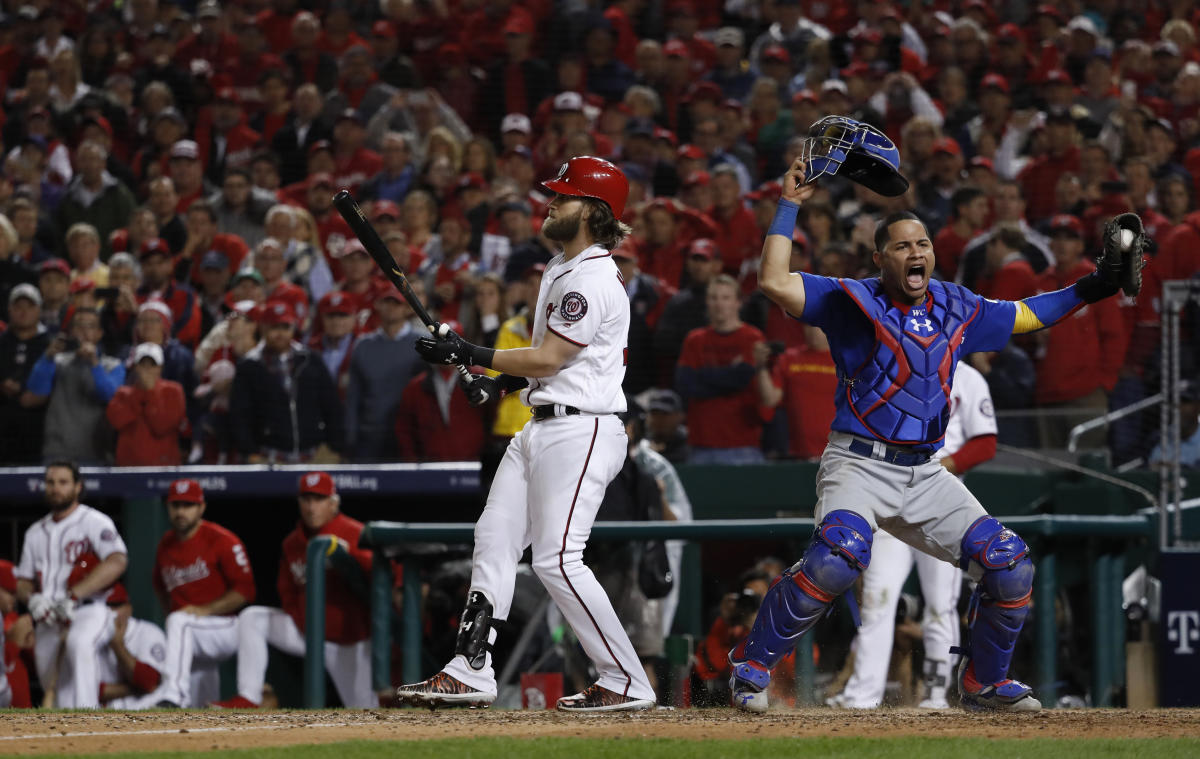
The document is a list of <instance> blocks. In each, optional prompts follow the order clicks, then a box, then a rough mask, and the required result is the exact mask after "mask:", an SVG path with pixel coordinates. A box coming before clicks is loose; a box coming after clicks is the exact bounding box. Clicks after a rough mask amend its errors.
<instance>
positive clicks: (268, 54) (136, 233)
mask: <svg viewBox="0 0 1200 759" xmlns="http://www.w3.org/2000/svg"><path fill="white" fill-rule="evenodd" d="M1198 15H1200V13H1198V12H1197V11H1196V9H1195V8H1194V5H1193V3H1191V2H1187V1H1186V0H1149V1H1139V2H1132V0H1107V1H1106V2H1082V1H1081V0H1068V1H1066V2H1060V3H1057V4H1051V5H1036V6H1035V5H1033V4H1030V3H1016V4H993V3H987V2H983V1H982V0H965V1H963V2H957V1H952V0H924V1H914V2H910V3H895V4H893V3H888V2H876V1H875V0H855V1H851V2H844V3H832V2H818V1H817V0H763V1H762V2H751V1H748V0H726V2H724V3H720V2H714V1H712V0H651V1H647V0H616V2H611V3H598V2H589V1H588V0H574V1H573V2H563V3H550V2H547V0H523V1H519V2H518V1H514V0H450V1H448V0H429V1H428V2H419V1H416V0H382V1H381V2H368V1H367V0H332V1H331V2H326V0H314V1H313V2H298V0H236V1H235V0H226V2H224V3H223V4H222V3H219V2H217V0H202V1H201V2H199V3H196V2H193V1H192V0H182V1H181V2H178V3H176V2H167V0H130V2H127V3H118V4H111V3H106V2H100V3H82V2H48V1H47V0H40V1H39V2H32V3H24V2H22V0H3V2H0V72H3V75H2V76H0V102H2V104H3V106H2V107H0V141H2V145H0V156H2V161H3V162H2V165H0V318H2V319H3V320H4V321H5V323H6V331H4V333H3V334H2V335H0V374H2V375H3V376H2V377H0V383H2V384H0V425H2V426H3V428H4V429H5V430H13V429H20V430H21V431H22V433H23V434H21V435H19V436H14V435H7V434H6V435H4V436H0V463H5V464H16V463H32V462H37V461H43V460H46V459H48V458H71V459H75V460H78V461H80V462H83V463H92V464H96V463H115V464H119V465H154V464H177V463H182V462H192V463H200V462H203V463H239V462H262V461H314V462H317V463H331V462H336V461H360V462H368V461H388V460H438V459H468V460H469V459H478V458H486V457H487V456H489V455H494V453H495V450H496V449H497V446H500V447H502V445H503V442H504V441H505V440H506V438H507V437H508V436H511V435H512V434H513V433H514V432H515V431H516V430H517V429H519V428H520V426H521V424H523V423H524V421H525V419H527V414H528V412H527V411H525V410H524V409H522V408H521V407H520V404H519V401H517V399H515V398H512V399H505V400H504V401H503V402H501V404H499V405H498V406H495V407H492V408H490V409H487V410H486V411H484V412H479V411H478V410H475V409H471V408H470V407H468V406H466V405H465V404H463V403H461V400H462V399H461V398H460V394H459V393H456V392H455V391H454V382H453V376H452V375H451V374H450V373H449V372H443V371H440V370H437V369H431V368H430V367H427V366H425V365H424V364H422V363H420V362H419V361H418V359H417V356H416V354H415V352H413V351H412V350H410V347H411V344H412V343H413V341H415V339H416V338H417V336H418V332H419V324H418V325H417V326H414V324H413V319H412V312H411V309H410V308H409V306H408V305H407V304H406V303H405V301H404V299H403V298H402V297H400V295H399V293H398V292H397V291H395V290H394V289H393V288H392V287H391V286H390V285H389V284H388V283H387V282H386V281H385V280H383V279H382V278H381V277H380V276H379V275H378V273H377V272H376V270H375V266H374V264H373V262H372V260H371V259H370V257H369V256H368V255H367V254H366V252H365V251H364V250H363V248H362V246H361V245H360V244H359V243H358V242H357V241H356V240H355V239H354V238H353V235H352V234H351V232H350V230H349V228H348V227H347V226H346V225H345V223H344V222H343V221H342V220H341V218H340V217H339V216H338V214H337V213H336V211H334V210H333V209H332V206H331V198H332V196H333V194H334V193H335V192H336V191H337V190H338V189H341V188H348V189H350V190H351V191H353V192H354V193H355V194H356V196H357V197H358V198H359V200H360V201H361V202H362V204H363V205H364V207H365V208H366V209H367V213H368V214H369V216H370V218H371V220H372V221H373V223H374V224H375V226H376V228H377V229H378V230H379V232H380V235H381V236H382V238H383V240H384V241H385V243H386V244H387V245H388V247H389V249H390V250H391V251H392V253H393V255H394V256H395V258H396V260H397V261H398V262H399V264H400V266H402V267H403V268H404V269H405V271H406V272H408V273H409V275H410V277H411V278H412V279H413V281H414V283H415V285H416V287H417V288H418V290H419V291H420V292H421V293H422V295H423V297H424V298H425V299H426V301H427V302H428V304H429V305H430V309H431V311H433V312H434V313H435V314H436V315H437V316H438V318H440V319H442V320H447V321H450V320H453V321H455V322H456V323H457V325H458V326H459V328H460V329H461V330H462V331H463V332H464V334H465V335H466V336H467V337H468V338H469V339H471V340H473V341H475V342H477V343H483V344H486V345H494V346H495V347H502V348H504V347H514V346H520V345H527V344H528V343H529V339H530V337H529V329H530V321H529V315H528V311H527V309H528V306H529V305H530V304H531V303H532V302H533V301H534V300H535V299H536V294H537V286H538V282H539V279H540V276H541V271H542V268H543V266H544V264H545V262H547V261H548V260H549V259H550V257H551V255H552V253H553V250H552V247H551V245H550V244H549V242H548V241H547V240H546V239H544V238H543V237H541V236H540V234H539V228H540V223H541V219H542V217H543V209H544V207H545V204H546V202H547V200H548V198H547V196H546V195H545V194H544V191H543V190H542V189H540V185H539V180H541V179H545V178H547V177H550V176H553V175H554V173H555V172H556V171H557V170H558V167H559V166H560V165H561V164H562V163H563V162H564V161H565V160H566V159H568V158H570V157H573V156H576V155H583V154H592V155H599V156H603V157H608V158H611V159H612V160H614V161H615V162H617V163H618V164H619V165H620V166H621V167H622V169H623V170H624V171H625V173H626V175H627V176H628V178H629V180H630V186H631V192H630V202H629V204H628V206H627V218H626V219H625V221H627V222H628V223H630V224H631V225H632V226H633V229H634V234H633V235H632V236H631V237H630V238H628V239H627V240H626V242H625V243H624V244H623V245H622V246H621V247H620V248H618V249H617V250H616V251H614V257H615V258H616V259H617V261H618V263H619V265H620V267H621V271H622V275H623V277H624V280H625V283H626V287H627V289H628V291H629V296H630V300H631V306H632V317H633V318H632V323H631V327H630V335H629V365H628V371H627V376H626V383H625V384H626V389H627V391H628V392H630V393H632V394H638V395H640V397H642V398H643V399H644V400H645V402H646V407H647V409H648V420H647V434H648V437H649V438H650V439H651V441H652V442H653V444H654V445H655V447H656V448H657V449H659V450H661V451H663V452H665V453H667V455H668V457H669V458H671V459H672V460H673V461H675V462H679V461H684V460H688V459H689V458H690V459H691V460H696V461H737V462H753V461H758V460H761V459H763V458H764V457H780V458H782V457H812V456H815V455H817V454H818V453H819V451H820V448H821V446H822V443H823V439H824V431H825V430H827V429H828V424H829V421H830V419H831V418H832V405H831V401H830V400H829V399H830V398H832V393H831V390H832V389H833V388H834V386H835V385H836V382H837V377H836V374H835V371H834V368H833V365H832V362H831V360H830V358H829V352H828V346H827V345H826V344H825V343H824V340H823V337H822V336H821V335H820V333H818V332H815V331H812V330H805V328H804V327H803V325H801V324H800V323H799V322H797V321H795V320H794V319H791V318H789V317H788V316H787V315H786V314H784V313H782V312H781V311H780V310H779V309H778V308H776V307H773V306H771V304H770V303H769V302H768V301H767V300H766V299H765V298H764V297H763V296H762V295H761V293H758V292H757V287H756V265H757V256H758V251H759V249H760V247H761V243H762V238H763V235H764V232H765V229H766V227H767V226H768V224H769V223H770V219H771V217H772V214H773V208H774V204H775V201H776V199H777V197H778V185H777V178H778V177H779V175H780V174H781V172H782V171H783V168H784V167H785V166H787V165H789V163H790V162H791V161H792V159H793V158H794V157H795V156H796V155H798V153H799V150H800V146H801V141H802V137H803V134H804V132H805V130H806V128H807V126H808V125H809V124H811V123H812V122H814V121H816V120H817V119H818V118H820V117H821V116H824V115H827V114H844V115H850V116H852V117H854V118H858V119H860V120H864V121H867V122H869V123H872V124H874V125H876V126H878V127H879V128H881V129H882V130H884V131H885V132H886V133H887V134H888V135H889V136H891V137H892V138H893V139H894V140H895V142H896V143H897V145H898V146H899V148H900V152H901V160H902V167H901V169H902V171H903V173H904V174H905V175H906V176H907V177H908V178H909V179H910V180H911V187H910V189H909V191H908V192H907V193H905V194H904V195H902V196H900V197H897V198H884V197H881V196H878V195H875V194H873V193H871V192H870V191H868V190H866V189H865V188H863V187H862V186H859V185H856V184H852V183H850V182H848V181H845V180H843V179H840V178H836V177H835V178H833V179H831V180H828V181H826V180H822V182H821V184H820V187H819V190H818V194H817V196H816V197H815V198H814V200H813V202H811V203H809V204H807V205H806V206H805V207H804V208H803V209H802V212H801V218H800V223H799V225H798V226H797V228H796V231H795V235H794V244H793V268H794V269H796V270H805V271H811V272H815V273H820V274H828V275H834V276H854V277H857V276H868V275H870V274H871V273H872V267H871V258H870V254H871V252H872V249H873V241H872V232H873V230H874V226H875V222H876V220H877V219H878V218H880V217H881V216H882V215H883V214H886V213H888V212H892V211H896V210H901V209H907V210H914V211H916V212H917V213H918V214H920V216H921V218H922V219H924V220H925V222H926V224H927V226H928V228H929V232H930V234H931V236H933V237H934V239H935V248H936V254H937V269H938V271H937V274H938V275H939V276H941V277H943V278H946V279H953V280H955V281H958V282H961V283H963V284H965V285H967V286H968V287H971V288H972V289H975V290H977V291H979V292H981V293H983V294H984V295H987V296H988V297H993V298H1008V299H1016V298H1022V297H1026V296H1028V295H1032V294H1034V293H1035V292H1037V291H1039V290H1042V289H1052V288H1057V287H1060V286H1063V285H1065V284H1068V283H1070V282H1071V281H1073V280H1074V279H1076V278H1077V277H1079V276H1080V275H1082V274H1084V273H1086V272H1087V271H1088V270H1089V269H1090V268H1091V266H1092V264H1091V262H1090V260H1089V258H1090V257H1092V256H1094V254H1095V252H1096V251H1097V249H1098V246H1099V229H1100V227H1101V226H1102V225H1103V222H1104V221H1105V220H1106V219H1108V218H1109V217H1111V216H1112V215H1114V214H1116V213H1119V212H1122V211H1125V210H1134V211H1136V212H1137V213H1139V214H1141V216H1142V218H1143V219H1144V221H1145V222H1146V225H1147V228H1148V229H1149V232H1150V234H1151V235H1152V237H1153V239H1154V240H1155V243H1156V244H1155V247H1154V250H1153V251H1152V258H1151V260H1150V263H1149V266H1148V268H1147V272H1146V286H1145V289H1144V290H1143V294H1142V296H1141V297H1140V298H1138V299H1137V300H1136V301H1134V300H1132V299H1125V300H1116V299H1111V300H1109V301H1104V302H1102V303H1097V304H1094V305H1092V306H1090V307H1088V308H1086V309H1081V310H1080V311H1079V312H1077V313H1076V314H1074V315H1073V317H1072V318H1071V323H1070V325H1069V326H1063V327H1059V328H1057V329H1056V330H1053V331H1051V332H1049V333H1046V334H1039V335H1035V336H1033V337H1030V338H1028V339H1026V340H1023V341H1015V342H1014V343H1013V344H1012V345H1011V346H1009V348H1007V349H1006V350H1005V351H1002V352H999V353H996V354H990V355H978V356H975V357H973V358H972V362H973V363H974V364H975V365H976V366H977V367H978V368H979V369H980V370H981V371H982V372H983V373H984V374H985V376H987V377H988V379H989V384H990V385H991V386H992V396H993V398H994V399H995V401H996V404H997V406H998V407H999V408H1000V409H1021V408H1047V409H1059V410H1062V409H1067V410H1078V411H1079V412H1080V413H1082V414H1083V415H1084V418H1086V417H1087V416H1094V415H1096V414H1097V413H1101V412H1102V411H1103V410H1104V409H1107V408H1109V407H1114V406H1123V405H1126V404H1127V403H1129V402H1132V401H1134V400H1137V399H1138V398H1140V397H1143V396H1144V395H1145V394H1146V388H1147V386H1148V385H1152V384H1154V383H1156V382H1157V378H1156V377H1155V376H1154V371H1155V367H1156V366H1157V362H1158V360H1157V357H1156V356H1155V355H1154V352H1155V350H1156V346H1157V344H1158V342H1157V337H1156V335H1157V332H1158V328H1159V322H1160V314H1159V306H1160V298H1159V295H1160V293H1161V287H1162V283H1163V282H1164V281H1167V280H1171V279H1182V278H1189V277H1192V276H1193V275H1195V274H1196V272H1197V271H1200V213H1197V212H1196V211H1195V210H1194V209H1195V202H1194V198H1195V197H1196V194H1197V192H1198V191H1200V46H1198V45H1197V25H1196V24H1197V20H1198V18H1197V16H1198ZM1189 334H1190V333H1189ZM1185 342H1186V343H1187V344H1188V345H1190V340H1187V341H1185ZM1185 360H1186V361H1187V362H1188V363H1187V364H1186V365H1185V371H1186V372H1188V373H1189V374H1195V373H1196V364H1195V361H1194V356H1193V355H1192V353H1191V351H1190V350H1185ZM1151 392H1153V391H1151ZM1046 419H1047V421H1046V422H1045V423H1043V424H1041V425H1032V424H1031V425H1029V426H1028V427H1023V426H1015V425H1014V426H1012V427H1009V428H1007V429H1006V425H1003V424H1002V425H1001V436H1002V440H1004V439H1007V441H1010V442H1018V443H1022V444H1026V445H1056V444H1061V442H1062V441H1063V439H1064V437H1065V429H1066V427H1064V426H1063V425H1064V423H1060V422H1058V421H1057V420H1064V419H1065V420H1070V419H1071V417H1070V416H1067V415H1064V414H1051V415H1047V417H1046ZM1071 423H1073V422H1071ZM1068 426H1069V424H1068ZM418 433H419V434H418ZM1118 438H1120V439H1118ZM1144 438H1145V436H1143V435H1142V434H1141V431H1140V429H1134V430H1131V431H1129V433H1128V434H1126V435H1125V436H1124V437H1123V438H1122V437H1121V436H1120V435H1118V436H1117V437H1116V438H1114V439H1113V440H1112V444H1113V446H1114V448H1118V449H1120V450H1119V452H1118V455H1120V456H1122V457H1124V458H1131V457H1133V456H1135V455H1144V453H1145V452H1146V451H1148V450H1149V445H1152V444H1153V442H1154V441H1153V440H1146V439H1144Z"/></svg>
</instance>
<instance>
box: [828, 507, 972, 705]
mask: <svg viewBox="0 0 1200 759" xmlns="http://www.w3.org/2000/svg"><path fill="white" fill-rule="evenodd" d="M914 563H915V564H916V566H917V576H918V577H919V578H920V580H921V594H922V595H923V596H924V597H925V613H924V615H923V617H922V619H921V630H922V633H923V635H924V640H925V660H926V671H929V667H930V665H931V664H934V666H935V671H936V672H938V673H939V676H942V677H945V678H947V679H948V678H949V673H950V665H949V662H950V647H951V646H956V645H958V596H959V591H960V588H961V585H962V573H961V571H960V570H959V569H958V567H956V566H954V565H953V564H950V563H948V562H945V561H942V560H940V559H935V558H933V557H932V556H930V555H928V554H926V553H922V552H921V551H918V550H916V549H915V548H912V547H910V546H909V545H907V544H906V543H904V542H902V541H901V540H900V539H899V538H896V537H894V536H892V535H891V534H889V533H887V532H885V531H883V530H876V532H875V537H874V538H873V540H872V542H871V563H870V565H868V566H867V570H866V571H865V572H864V573H863V600H862V607H861V613H862V627H860V628H859V629H858V638H857V639H856V640H855V643H854V673H853V674H852V675H851V676H850V680H849V681H848V682H847V683H846V687H845V688H844V689H843V690H842V697H843V699H844V706H846V707H847V708H850V709H874V708H875V707H877V706H879V705H880V704H881V703H883V694H884V689H885V688H886V686H887V671H888V663H889V662H890V661H891V656H892V641H893V635H894V633H895V624H896V605H897V604H898V603H899V600H900V591H901V589H902V588H903V587H904V581H905V580H906V579H908V574H909V572H910V571H912V568H913V564H914ZM945 684H946V683H942V685H943V686H944V685H945Z"/></svg>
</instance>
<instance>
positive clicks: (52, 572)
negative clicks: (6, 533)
mask: <svg viewBox="0 0 1200 759" xmlns="http://www.w3.org/2000/svg"><path fill="white" fill-rule="evenodd" d="M44 479H45V487H46V490H45V496H44V498H45V502H46V505H47V506H49V507H50V513H49V514H47V515H46V516H44V517H42V518H41V519H39V520H38V521H37V522H34V523H33V526H31V527H30V528H29V530H28V532H26V533H25V544H24V545H23V546H22V547H21V561H20V562H19V563H18V564H17V571H16V575H17V598H18V599H19V600H20V601H23V602H25V603H26V605H27V606H28V607H29V613H30V615H31V616H32V617H33V621H34V625H35V630H36V635H37V645H36V646H35V648H34V664H35V666H36V667H37V674H38V680H39V681H40V682H41V683H42V686H43V687H44V688H46V689H47V691H49V694H48V695H50V696H51V697H52V698H53V705H54V706H58V707H60V708H75V709H91V708H96V707H98V706H99V705H100V702H99V699H98V695H99V692H100V672H99V661H100V654H101V653H102V652H103V650H104V648H105V646H107V645H108V642H109V640H110V639H111V638H112V631H113V626H112V613H111V612H110V611H109V609H108V606H106V605H105V603H104V601H105V599H106V598H107V597H108V594H109V591H110V589H111V588H112V585H113V583H115V582H116V581H117V578H119V577H120V576H121V574H122V573H123V572H124V571H125V565H126V553H127V552H126V550H125V541H123V540H121V536H120V535H119V534H117V528H116V526H115V525H114V524H113V521H112V520H111V519H109V518H108V517H107V516H105V515H104V514H102V513H101V512H99V511H96V510H95V509H93V508H91V507H90V506H85V505H84V504H82V503H80V502H79V496H80V494H81V493H82V492H83V480H82V479H81V478H80V476H79V467H77V466H76V465H75V463H74V462H70V461H56V462H52V463H50V464H47V465H46V473H45V478H44ZM87 558H92V559H93V562H94V563H93V565H92V567H90V571H89V572H88V573H87V574H85V575H83V576H82V578H81V579H78V580H73V579H72V572H74V571H75V570H76V565H77V563H79V562H80V561H81V560H85V561H86V559H87ZM80 574H81V573H79V572H76V575H75V576H76V577H79V575H80Z"/></svg>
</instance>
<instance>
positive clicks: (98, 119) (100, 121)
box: [82, 114, 113, 139]
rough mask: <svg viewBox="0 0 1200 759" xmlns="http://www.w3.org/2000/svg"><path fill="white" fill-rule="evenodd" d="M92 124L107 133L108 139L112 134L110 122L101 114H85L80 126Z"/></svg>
mask: <svg viewBox="0 0 1200 759" xmlns="http://www.w3.org/2000/svg"><path fill="white" fill-rule="evenodd" d="M92 125H95V126H98V127H100V129H101V130H102V131H103V132H104V133H105V134H107V135H108V137H109V139H112V136H113V128H112V122H110V121H109V120H108V119H106V118H104V117H103V116H99V115H94V114H93V115H90V116H85V117H84V119H83V124H82V126H92Z"/></svg>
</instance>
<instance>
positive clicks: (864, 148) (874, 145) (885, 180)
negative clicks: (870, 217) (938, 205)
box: [800, 116, 908, 197]
mask: <svg viewBox="0 0 1200 759" xmlns="http://www.w3.org/2000/svg"><path fill="white" fill-rule="evenodd" d="M800 157H801V159H802V160H803V161H804V163H805V165H806V166H807V167H808V173H807V175H806V178H805V183H806V184H807V183H809V182H814V181H816V180H817V178H819V177H823V176H830V177H831V176H834V175H836V174H840V175H841V176H844V177H846V178H847V179H851V180H853V181H855V182H858V183H859V184H861V185H863V186H864V187H866V188H867V189H869V190H873V191H875V192H877V193H879V194H880V195H884V196H887V197H895V196H897V195H903V194H904V193H905V192H906V191H907V190H908V180H907V179H905V178H904V176H903V175H902V174H901V173H900V151H899V150H897V149H896V144H895V143H894V142H892V141H891V139H890V138H889V137H888V136H887V135H886V134H884V133H883V132H880V131H879V130H878V129H876V128H875V127H873V126H871V125H870V124H865V123H863V122H861V121H857V120H855V119H852V118H849V117H847V116H826V117H824V118H822V119H820V120H818V121H816V122H814V123H813V125H812V126H811V127H809V128H808V136H807V137H805V138H804V144H803V146H802V147H801V149H800Z"/></svg>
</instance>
